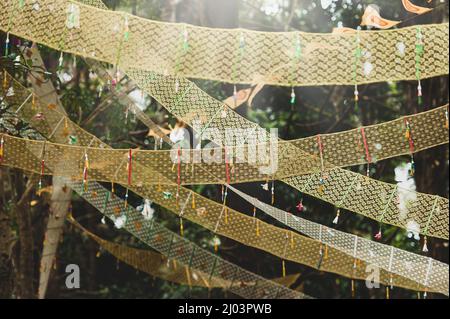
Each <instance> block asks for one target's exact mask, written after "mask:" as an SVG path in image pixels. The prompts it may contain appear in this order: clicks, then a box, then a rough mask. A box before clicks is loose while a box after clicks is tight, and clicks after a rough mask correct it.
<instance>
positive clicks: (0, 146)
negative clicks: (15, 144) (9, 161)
mask: <svg viewBox="0 0 450 319" xmlns="http://www.w3.org/2000/svg"><path fill="white" fill-rule="evenodd" d="M4 152H5V140H4V139H3V136H2V138H1V139H0V163H2V162H3V156H4V154H5V153H4Z"/></svg>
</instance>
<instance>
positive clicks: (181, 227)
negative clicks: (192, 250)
mask: <svg viewBox="0 0 450 319" xmlns="http://www.w3.org/2000/svg"><path fill="white" fill-rule="evenodd" d="M180 235H181V236H183V235H184V227H183V218H181V217H180Z"/></svg>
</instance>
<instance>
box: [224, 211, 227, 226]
mask: <svg viewBox="0 0 450 319" xmlns="http://www.w3.org/2000/svg"><path fill="white" fill-rule="evenodd" d="M224 213H225V224H226V225H227V224H228V208H226V207H225V212H224Z"/></svg>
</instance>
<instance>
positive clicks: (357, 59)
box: [353, 26, 362, 108]
mask: <svg viewBox="0 0 450 319" xmlns="http://www.w3.org/2000/svg"><path fill="white" fill-rule="evenodd" d="M360 30H361V27H360V26H358V28H357V30H356V37H355V45H356V47H355V59H354V61H355V63H354V64H353V83H354V86H355V89H354V91H353V95H354V101H355V108H357V107H358V101H359V92H358V82H357V74H358V71H357V70H358V65H359V64H360V60H361V56H362V50H361V39H360V35H359V32H360Z"/></svg>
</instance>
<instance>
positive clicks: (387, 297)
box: [386, 287, 390, 299]
mask: <svg viewBox="0 0 450 319" xmlns="http://www.w3.org/2000/svg"><path fill="white" fill-rule="evenodd" d="M386 299H390V296H389V287H386Z"/></svg>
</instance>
